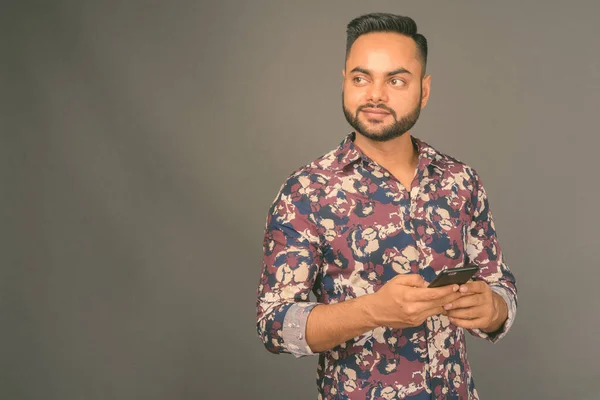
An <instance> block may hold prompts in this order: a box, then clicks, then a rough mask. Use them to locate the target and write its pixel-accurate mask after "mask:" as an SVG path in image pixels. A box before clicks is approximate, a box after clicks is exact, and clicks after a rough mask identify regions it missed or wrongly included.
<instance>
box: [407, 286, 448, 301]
mask: <svg viewBox="0 0 600 400" xmlns="http://www.w3.org/2000/svg"><path fill="white" fill-rule="evenodd" d="M458 289H459V286H458V285H448V286H442V287H439V288H423V289H421V288H419V289H417V290H413V291H412V292H411V293H410V295H409V299H410V300H411V301H424V302H432V301H435V300H439V299H442V298H444V297H446V296H448V295H451V294H453V293H458ZM436 304H437V302H436ZM439 305H443V303H442V304H439Z"/></svg>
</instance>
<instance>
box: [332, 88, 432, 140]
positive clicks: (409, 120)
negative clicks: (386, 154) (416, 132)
mask: <svg viewBox="0 0 600 400" xmlns="http://www.w3.org/2000/svg"><path fill="white" fill-rule="evenodd" d="M420 98H421V96H419V99H420ZM342 108H343V109H344V116H345V117H346V121H348V123H349V124H350V126H352V128H354V129H355V130H356V131H357V132H358V133H360V134H361V135H363V136H365V137H367V138H368V139H371V140H374V141H376V142H387V141H388V140H392V139H394V138H397V137H400V136H402V135H404V134H405V133H406V132H408V131H409V130H410V129H411V128H412V127H413V126H414V125H415V123H416V122H417V120H418V119H419V115H420V114H421V100H419V102H418V104H417V105H416V107H415V108H414V109H413V110H412V111H411V112H409V113H408V114H405V115H403V116H402V117H401V118H400V119H398V116H397V115H396V112H395V111H394V110H392V109H391V108H389V107H387V106H385V105H384V104H378V105H375V104H373V103H367V104H363V105H362V106H360V107H358V108H357V109H356V112H355V113H354V114H352V112H351V111H350V110H349V109H347V108H346V106H345V105H344V92H342ZM364 108H378V109H382V110H385V111H387V112H389V113H390V115H391V116H392V117H393V118H394V122H393V123H391V124H390V125H387V126H386V125H384V123H383V122H382V121H377V120H374V119H371V120H369V122H370V123H371V124H373V125H375V126H372V127H369V126H367V125H366V124H365V123H363V122H362V121H360V120H359V119H358V113H360V111H361V110H362V109H364Z"/></svg>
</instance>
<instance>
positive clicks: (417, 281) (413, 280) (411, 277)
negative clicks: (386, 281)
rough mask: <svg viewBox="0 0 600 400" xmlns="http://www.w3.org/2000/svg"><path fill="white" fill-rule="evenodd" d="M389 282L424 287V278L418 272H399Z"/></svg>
mask: <svg viewBox="0 0 600 400" xmlns="http://www.w3.org/2000/svg"><path fill="white" fill-rule="evenodd" d="M390 282H395V283H398V284H400V285H405V286H411V287H417V288H424V287H425V279H423V277H422V276H421V275H419V274H401V275H397V276H395V277H394V278H393V279H392V280H391V281H390Z"/></svg>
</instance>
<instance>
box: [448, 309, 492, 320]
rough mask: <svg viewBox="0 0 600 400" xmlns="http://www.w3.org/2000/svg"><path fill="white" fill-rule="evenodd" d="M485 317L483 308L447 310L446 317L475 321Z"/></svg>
mask: <svg viewBox="0 0 600 400" xmlns="http://www.w3.org/2000/svg"><path fill="white" fill-rule="evenodd" d="M484 315H485V310H484V307H469V308H460V309H458V310H449V311H448V317H451V318H457V319H477V318H483V317H484Z"/></svg>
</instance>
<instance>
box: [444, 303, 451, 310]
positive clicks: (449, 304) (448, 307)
mask: <svg viewBox="0 0 600 400" xmlns="http://www.w3.org/2000/svg"><path fill="white" fill-rule="evenodd" d="M451 308H452V303H448V304H446V305H445V306H444V309H446V310H449V309H451Z"/></svg>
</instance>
